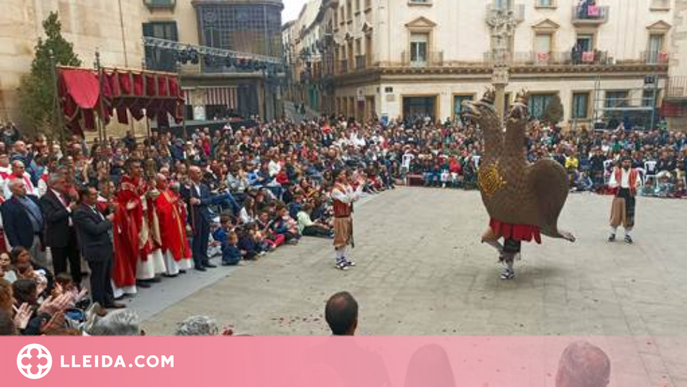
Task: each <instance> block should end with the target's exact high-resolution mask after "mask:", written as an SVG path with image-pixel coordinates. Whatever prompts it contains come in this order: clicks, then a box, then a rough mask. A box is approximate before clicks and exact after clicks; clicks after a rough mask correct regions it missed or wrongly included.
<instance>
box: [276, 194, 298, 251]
mask: <svg viewBox="0 0 687 387" xmlns="http://www.w3.org/2000/svg"><path fill="white" fill-rule="evenodd" d="M275 215H276V216H275V219H274V223H273V225H272V229H273V230H274V232H275V233H277V234H279V235H283V236H284V240H285V241H286V243H289V244H294V245H295V244H298V239H300V235H299V234H298V223H296V221H295V220H294V219H293V218H292V217H290V216H289V214H288V212H287V211H286V206H284V205H283V204H279V205H278V206H277V209H276V214H275Z"/></svg>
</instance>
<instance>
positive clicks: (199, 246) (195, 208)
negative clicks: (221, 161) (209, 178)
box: [181, 166, 217, 271]
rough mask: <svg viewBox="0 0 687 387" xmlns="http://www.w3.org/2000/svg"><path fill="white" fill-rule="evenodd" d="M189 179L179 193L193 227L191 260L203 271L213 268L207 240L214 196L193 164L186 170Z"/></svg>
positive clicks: (197, 268)
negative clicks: (186, 207) (209, 206)
mask: <svg viewBox="0 0 687 387" xmlns="http://www.w3.org/2000/svg"><path fill="white" fill-rule="evenodd" d="M188 174H189V177H190V179H191V181H190V182H189V185H187V186H182V189H181V195H182V196H183V198H184V200H185V201H186V203H188V209H189V211H188V213H189V222H190V223H191V227H192V228H193V245H192V246H191V250H193V262H194V264H195V269H196V270H198V271H205V269H206V268H214V267H217V266H216V265H214V264H212V263H210V259H209V258H208V241H209V239H210V222H212V216H213V215H212V211H210V209H209V208H208V205H209V204H213V203H215V201H216V200H217V198H216V197H213V196H211V195H210V188H208V186H207V185H205V184H203V183H202V182H201V179H202V178H203V174H202V172H201V170H200V168H198V167H196V166H193V167H191V168H189V170H188Z"/></svg>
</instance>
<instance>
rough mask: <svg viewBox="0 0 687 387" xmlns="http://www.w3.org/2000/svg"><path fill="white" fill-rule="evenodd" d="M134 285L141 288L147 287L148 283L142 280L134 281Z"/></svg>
mask: <svg viewBox="0 0 687 387" xmlns="http://www.w3.org/2000/svg"><path fill="white" fill-rule="evenodd" d="M136 286H137V287H139V288H141V289H148V288H149V287H150V284H148V283H145V282H144V281H136Z"/></svg>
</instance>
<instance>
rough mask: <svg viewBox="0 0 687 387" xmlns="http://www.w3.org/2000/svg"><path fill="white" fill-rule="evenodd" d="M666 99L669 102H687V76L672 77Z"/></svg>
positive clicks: (667, 86) (667, 87) (669, 80)
mask: <svg viewBox="0 0 687 387" xmlns="http://www.w3.org/2000/svg"><path fill="white" fill-rule="evenodd" d="M664 97H665V99H667V100H671V99H672V100H687V76H677V77H670V78H669V79H668V82H667V84H666V89H665V94H664Z"/></svg>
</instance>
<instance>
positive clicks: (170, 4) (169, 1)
mask: <svg viewBox="0 0 687 387" xmlns="http://www.w3.org/2000/svg"><path fill="white" fill-rule="evenodd" d="M143 3H144V4H145V5H146V7H148V8H174V7H175V6H176V5H177V1H176V0H143Z"/></svg>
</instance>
